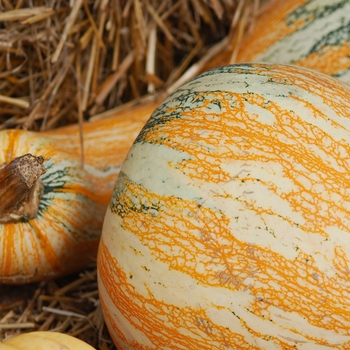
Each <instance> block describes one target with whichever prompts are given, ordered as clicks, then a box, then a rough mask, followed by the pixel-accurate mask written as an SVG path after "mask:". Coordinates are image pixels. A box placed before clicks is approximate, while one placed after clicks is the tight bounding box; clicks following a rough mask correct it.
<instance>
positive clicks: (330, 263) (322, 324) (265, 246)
mask: <svg viewBox="0 0 350 350" xmlns="http://www.w3.org/2000/svg"><path fill="white" fill-rule="evenodd" d="M349 94H350V91H349V90H348V88H347V86H346V84H343V83H341V82H339V81H337V80H335V79H333V78H331V77H327V76H326V75H323V74H321V73H317V72H314V71H311V70H308V69H304V68H300V67H292V66H283V65H268V64H241V65H239V64H237V65H233V66H228V67H222V68H217V69H214V70H211V71H209V72H207V73H204V74H202V75H200V76H199V77H197V78H195V79H193V80H191V81H190V82H188V83H186V84H185V85H183V86H182V87H181V88H180V89H178V90H177V91H176V92H174V93H173V94H172V95H170V96H169V97H168V98H167V99H166V100H165V101H164V102H163V103H162V104H161V105H160V106H159V107H158V108H157V109H156V111H155V112H154V113H153V115H152V116H151V118H150V120H149V121H148V122H147V124H146V126H145V127H144V128H143V130H142V131H141V133H140V135H139V136H138V138H137V140H136V141H135V143H134V145H133V146H132V148H131V150H130V152H129V154H128V156H127V158H126V161H125V162H124V164H123V166H122V169H121V172H120V174H119V177H118V180H117V183H116V186H115V189H114V192H113V195H112V199H111V202H110V205H109V208H108V210H107V214H106V217H105V220H104V226H103V232H102V238H101V243H100V248H99V253H98V283H99V291H100V299H101V303H102V306H103V311H104V315H105V320H106V323H107V326H108V328H109V331H110V333H111V335H112V338H113V339H114V342H115V344H116V346H117V348H118V349H189V350H197V349H204V350H213V349H226V348H229V349H231V348H232V349H316V350H317V349H347V348H349V347H350V324H349V314H350V306H349V303H348V298H349V287H350V283H349V268H348V266H349V262H350V253H349V250H348V249H347V247H348V245H349V244H350V221H349V219H348V216H349V215H348V212H349V208H350V206H349V203H350V197H349V195H348V188H349V180H348V176H347V174H349V167H350V163H349V159H350V157H349V155H350V146H349V143H348V141H347V140H349V138H350V122H349V118H348V116H349V115H350V103H349V97H350V95H349Z"/></svg>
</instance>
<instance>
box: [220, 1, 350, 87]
mask: <svg viewBox="0 0 350 350" xmlns="http://www.w3.org/2000/svg"><path fill="white" fill-rule="evenodd" d="M224 61H227V57H226V58H225V59H224ZM236 62H269V63H277V64H294V65H300V66H304V67H308V68H313V69H316V70H319V71H321V72H323V73H326V74H329V75H332V76H334V77H337V78H339V79H341V80H342V81H345V82H347V83H350V1H349V0H275V1H268V2H267V5H266V7H265V9H264V11H263V13H262V15H261V16H260V18H258V19H257V20H256V21H255V22H254V30H253V31H252V32H251V33H248V34H247V35H246V37H245V39H244V40H243V42H242V44H241V46H240V50H239V51H238V55H237V61H236Z"/></svg>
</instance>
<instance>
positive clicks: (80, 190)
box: [0, 105, 154, 284]
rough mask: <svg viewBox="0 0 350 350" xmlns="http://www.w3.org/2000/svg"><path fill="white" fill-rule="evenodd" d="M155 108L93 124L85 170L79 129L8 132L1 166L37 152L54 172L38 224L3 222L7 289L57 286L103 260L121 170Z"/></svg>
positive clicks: (1, 259)
mask: <svg viewBox="0 0 350 350" xmlns="http://www.w3.org/2000/svg"><path fill="white" fill-rule="evenodd" d="M153 109H154V107H153V108H152V109H150V107H149V105H145V106H144V107H143V110H142V111H139V110H138V109H136V110H134V111H133V112H132V113H129V112H127V113H121V114H120V116H118V117H117V116H115V117H113V118H110V119H106V120H101V121H97V122H91V123H86V124H85V125H84V128H83V135H84V153H85V159H84V163H82V158H81V152H82V150H81V144H80V139H79V129H78V126H68V127H65V128H61V129H55V130H53V131H47V132H39V133H36V132H30V131H25V130H2V131H0V145H1V147H0V164H1V165H2V164H7V163H9V162H10V161H11V160H12V159H14V158H15V157H19V156H22V155H24V154H26V153H31V154H33V155H35V156H42V157H44V158H45V162H44V165H45V167H46V169H47V172H46V173H45V174H44V175H43V176H42V177H41V179H40V180H41V182H42V184H43V191H42V192H43V193H42V196H41V198H40V202H39V210H38V214H37V215H36V217H35V218H33V219H30V220H21V221H18V222H8V223H4V224H2V223H0V283H11V284H12V283H18V284H19V283H28V282H34V281H40V280H44V279H49V278H53V277H57V276H61V275H66V274H68V273H72V272H76V271H79V270H81V269H82V268H84V267H86V266H87V265H88V264H89V263H92V262H95V261H96V256H97V247H98V243H99V239H100V235H101V229H102V223H103V218H104V214H105V211H106V208H107V205H108V201H109V198H110V196H111V193H112V190H113V187H114V184H115V181H116V178H117V174H118V173H119V170H120V167H121V163H122V162H123V161H124V159H125V155H126V154H127V152H128V150H129V148H130V146H131V145H132V143H133V141H134V140H135V138H136V136H137V134H138V133H139V131H140V130H141V128H142V126H143V125H144V123H145V122H146V120H147V119H148V117H149V115H150V113H151V111H152V110H153ZM4 185H6V184H4ZM0 201H1V198H0Z"/></svg>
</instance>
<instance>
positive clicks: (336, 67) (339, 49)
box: [293, 43, 350, 75]
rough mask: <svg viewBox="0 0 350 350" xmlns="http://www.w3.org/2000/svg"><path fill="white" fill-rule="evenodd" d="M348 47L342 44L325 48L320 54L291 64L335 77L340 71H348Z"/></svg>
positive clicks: (314, 53) (349, 55)
mask: <svg viewBox="0 0 350 350" xmlns="http://www.w3.org/2000/svg"><path fill="white" fill-rule="evenodd" d="M349 57H350V46H349V44H348V43H343V44H340V45H335V46H327V47H325V48H323V49H322V50H320V52H313V53H312V54H311V55H309V56H307V57H305V58H303V59H301V60H299V61H296V62H293V64H297V65H299V66H304V67H308V68H313V69H316V70H318V71H320V72H322V73H325V74H329V75H336V74H338V73H339V72H341V71H342V70H347V69H350V59H349Z"/></svg>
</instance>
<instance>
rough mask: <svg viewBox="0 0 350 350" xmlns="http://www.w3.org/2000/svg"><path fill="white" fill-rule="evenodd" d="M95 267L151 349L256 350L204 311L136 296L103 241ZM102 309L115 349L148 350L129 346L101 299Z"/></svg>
mask: <svg viewBox="0 0 350 350" xmlns="http://www.w3.org/2000/svg"><path fill="white" fill-rule="evenodd" d="M98 264H99V273H100V278H101V280H102V283H103V285H104V287H105V288H106V290H107V293H108V295H109V297H110V298H111V299H112V301H113V303H114V305H115V307H116V308H117V309H118V310H119V311H120V312H121V313H122V314H123V316H124V317H126V319H127V320H128V321H129V322H130V323H131V324H132V325H133V327H135V328H136V329H137V330H138V331H141V332H143V333H144V334H145V335H146V337H147V338H148V339H149V340H150V341H151V343H152V344H153V346H154V348H156V349H161V348H165V347H166V348H171V349H184V348H186V349H188V350H198V349H203V350H212V349H213V348H214V347H215V346H216V347H217V348H218V349H219V348H221V347H223V348H225V347H227V348H234V349H252V350H258V349H259V347H256V346H254V345H252V344H250V343H248V342H247V341H246V340H245V338H244V336H242V335H241V334H239V333H237V332H235V330H233V329H228V328H225V327H222V326H218V325H216V324H213V323H212V322H211V321H210V318H208V316H207V314H206V310H205V309H200V308H198V309H194V308H191V307H184V308H178V307H177V306H176V305H171V304H166V303H165V302H163V301H162V300H156V299H155V298H154V297H153V296H152V294H151V293H150V294H149V295H148V296H143V295H141V294H139V293H138V291H137V290H135V288H134V287H133V285H132V283H131V282H129V278H128V276H126V274H125V273H124V271H123V270H122V268H121V267H120V266H119V264H118V261H117V260H116V259H115V258H114V257H113V256H112V255H111V254H110V253H109V250H108V247H107V246H106V245H105V243H104V242H103V241H101V245H100V251H99V257H98ZM150 283H152V282H150ZM159 288H161V286H160V287H159ZM102 306H103V308H104V312H105V317H106V318H107V320H108V322H109V323H110V325H111V327H112V329H113V332H115V334H116V335H117V337H118V338H117V339H116V338H114V340H115V344H116V345H117V347H120V348H125V347H126V346H128V347H131V348H133V349H135V350H136V349H138V350H141V349H142V350H146V349H150V348H149V347H147V346H144V345H142V344H139V343H138V342H137V341H136V340H133V341H130V342H128V340H127V338H126V337H125V335H123V333H122V332H121V331H120V330H119V329H118V324H117V321H116V318H115V316H114V315H113V314H112V313H111V311H112V310H108V308H107V307H106V305H105V304H104V302H103V298H102ZM136 320H137V321H136ZM241 323H242V324H243V325H244V326H245V327H246V328H247V329H248V331H249V332H250V333H251V334H252V335H253V336H254V337H259V338H264V339H266V340H269V341H271V342H272V343H275V344H277V345H278V346H281V347H282V348H283V349H286V350H288V349H290V350H292V349H294V347H293V346H290V345H289V344H288V343H287V342H283V341H280V340H279V339H277V338H275V337H271V336H269V335H267V334H261V333H259V332H258V331H256V330H253V329H251V328H249V327H248V326H247V325H246V323H245V321H244V320H241ZM182 329H186V330H187V331H188V334H183V333H182V331H181V330H182ZM113 332H112V334H113Z"/></svg>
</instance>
